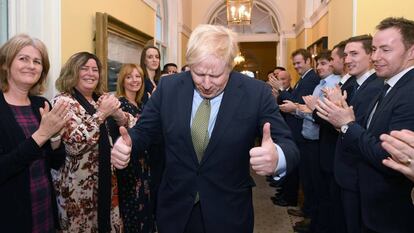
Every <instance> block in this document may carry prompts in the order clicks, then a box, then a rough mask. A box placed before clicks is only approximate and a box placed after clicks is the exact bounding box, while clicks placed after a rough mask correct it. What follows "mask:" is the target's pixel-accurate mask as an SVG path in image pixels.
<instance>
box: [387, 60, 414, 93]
mask: <svg viewBox="0 0 414 233" xmlns="http://www.w3.org/2000/svg"><path fill="white" fill-rule="evenodd" d="M411 69H414V66H410V67H408V68H407V69H405V70H403V71H401V72H400V73H398V74H396V75H394V77H392V78H389V79H386V80H385V83H388V85H390V88H389V89H388V92H389V91H390V90H391V89H392V88H393V87H394V86H395V84H396V83H397V82H398V80H400V79H401V78H402V76H404V75H405V74H406V73H407V72H408V71H410V70H411ZM388 92H387V93H388Z"/></svg>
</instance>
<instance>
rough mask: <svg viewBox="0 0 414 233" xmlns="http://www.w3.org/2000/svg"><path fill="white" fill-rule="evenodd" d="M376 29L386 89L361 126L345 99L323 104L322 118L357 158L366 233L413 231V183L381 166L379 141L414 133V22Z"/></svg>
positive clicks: (386, 23) (389, 22)
mask: <svg viewBox="0 0 414 233" xmlns="http://www.w3.org/2000/svg"><path fill="white" fill-rule="evenodd" d="M377 30H378V31H377V32H376V34H375V36H374V38H373V42H372V48H373V53H372V56H371V59H372V61H373V64H374V68H375V71H376V74H377V76H378V77H381V78H383V79H384V85H383V87H384V88H383V89H382V91H381V92H380V93H379V94H378V95H377V96H376V98H374V100H373V101H372V102H371V103H370V104H369V107H368V108H367V114H365V117H364V120H363V121H362V124H361V123H358V122H356V121H355V120H357V119H356V116H355V114H354V111H353V110H352V108H351V107H348V105H347V104H346V102H344V101H343V102H342V104H343V105H342V106H337V105H335V104H334V103H332V102H330V101H329V100H325V101H324V102H322V101H319V102H318V104H319V107H318V108H317V109H318V115H319V116H320V117H322V118H324V119H326V120H328V121H329V122H331V123H332V124H333V125H334V126H335V127H336V128H340V129H341V138H340V139H341V141H342V142H341V143H342V148H343V150H346V151H349V152H353V153H355V154H358V155H359V162H358V164H357V169H358V188H359V192H360V200H361V217H362V225H363V231H365V232H403V233H404V232H407V233H408V232H414V225H413V224H412V222H411V221H412V217H413V216H414V206H413V205H412V203H411V198H410V192H411V189H412V187H413V184H412V182H410V181H409V180H407V179H406V178H405V177H404V176H402V175H401V174H399V173H398V172H395V171H393V170H392V169H390V168H388V167H386V166H384V165H383V164H382V161H383V160H384V159H385V158H387V156H388V153H387V152H386V151H385V150H384V149H383V148H382V147H381V141H380V139H379V136H380V135H381V134H384V133H389V132H390V131H391V130H399V129H409V130H413V129H414V102H413V101H412V99H411V98H412V92H413V91H414V34H413V32H414V21H410V20H407V19H404V18H387V19H385V20H383V21H381V23H380V24H379V25H378V26H377ZM360 122H361V121H360Z"/></svg>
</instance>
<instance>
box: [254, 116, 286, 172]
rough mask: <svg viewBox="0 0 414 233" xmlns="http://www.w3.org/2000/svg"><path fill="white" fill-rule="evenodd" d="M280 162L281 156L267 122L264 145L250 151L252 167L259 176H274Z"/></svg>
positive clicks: (264, 129) (264, 126)
mask: <svg viewBox="0 0 414 233" xmlns="http://www.w3.org/2000/svg"><path fill="white" fill-rule="evenodd" d="M278 161H279V155H278V154H277V149H276V145H275V143H274V142H273V140H272V136H271V133H270V123H268V122H266V123H265V124H264V125H263V137H262V144H261V145H260V146H258V147H254V148H252V149H251V150H250V165H251V166H252V169H253V170H254V171H255V172H256V173H257V174H258V175H261V176H266V175H273V174H274V172H275V170H276V167H277V162H278Z"/></svg>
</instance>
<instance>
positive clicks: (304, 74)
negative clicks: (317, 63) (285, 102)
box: [300, 68, 313, 79]
mask: <svg viewBox="0 0 414 233" xmlns="http://www.w3.org/2000/svg"><path fill="white" fill-rule="evenodd" d="M311 70H313V69H312V68H310V69H309V70H307V71H306V72H305V73H303V75H302V76H301V77H300V78H301V79H303V77H305V76H306V75H307V74H308V73H309V71H311Z"/></svg>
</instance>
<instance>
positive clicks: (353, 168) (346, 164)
mask: <svg viewBox="0 0 414 233" xmlns="http://www.w3.org/2000/svg"><path fill="white" fill-rule="evenodd" d="M383 84H384V80H383V79H381V78H378V77H377V75H376V74H375V73H374V74H372V75H371V76H370V77H369V78H368V79H367V80H365V82H364V83H363V84H362V85H361V86H360V87H359V89H358V91H357V92H356V93H355V94H354V96H353V98H352V100H351V101H349V103H348V104H349V105H351V106H353V108H354V113H355V121H356V122H357V123H359V124H360V125H363V123H364V122H363V121H364V119H365V117H366V115H367V114H368V115H369V114H370V113H371V112H370V109H368V108H369V106H370V104H371V102H372V100H374V99H375V98H376V96H378V93H379V92H380V91H381V90H382V86H383ZM336 146H337V147H336V153H335V162H334V167H335V170H334V171H335V179H336V181H337V183H338V184H339V185H340V186H341V188H343V189H347V190H349V191H354V192H358V190H359V188H358V169H357V165H358V162H359V161H360V158H361V156H362V155H360V153H355V151H349V150H346V149H344V148H343V145H342V140H338V141H337V143H336Z"/></svg>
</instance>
